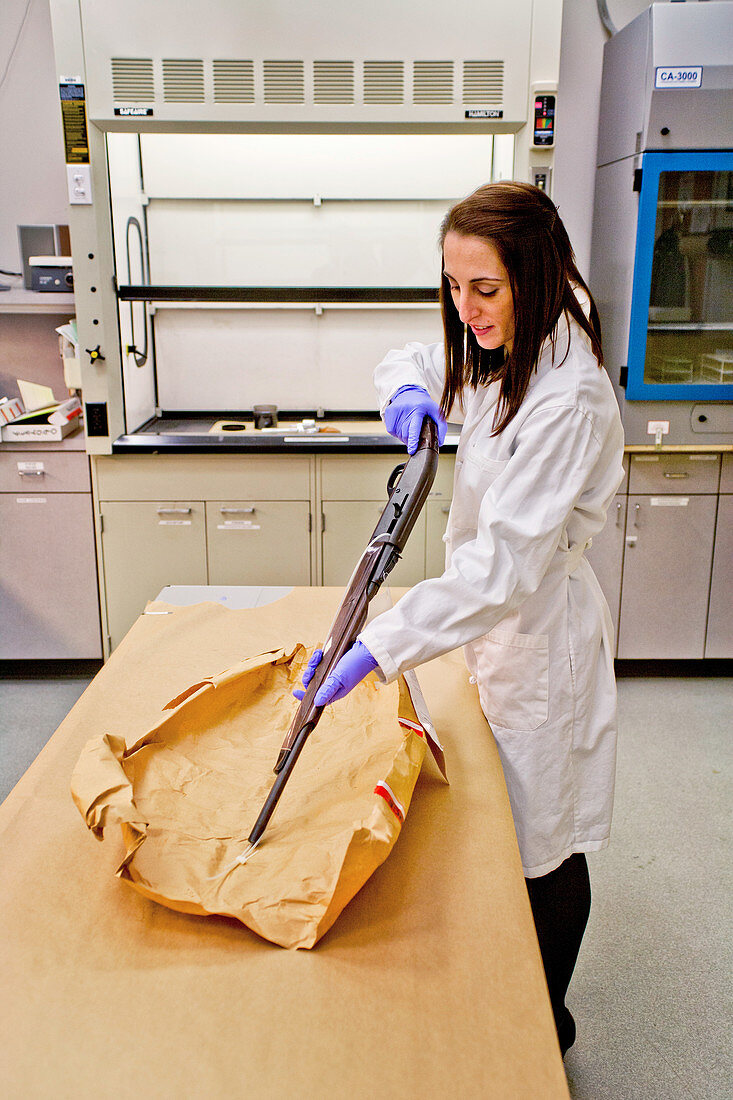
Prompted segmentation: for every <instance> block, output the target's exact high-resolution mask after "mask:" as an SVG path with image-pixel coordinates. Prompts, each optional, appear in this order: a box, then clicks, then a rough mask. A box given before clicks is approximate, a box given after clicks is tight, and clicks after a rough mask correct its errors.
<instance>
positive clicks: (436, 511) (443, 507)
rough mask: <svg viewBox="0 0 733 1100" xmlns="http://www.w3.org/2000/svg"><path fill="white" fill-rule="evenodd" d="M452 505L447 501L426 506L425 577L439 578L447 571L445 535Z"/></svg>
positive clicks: (437, 501) (433, 502) (439, 501)
mask: <svg viewBox="0 0 733 1100" xmlns="http://www.w3.org/2000/svg"><path fill="white" fill-rule="evenodd" d="M449 512H450V503H449V502H448V501H446V500H428V502H427V504H426V505H425V521H426V526H427V536H426V541H425V575H426V576H427V577H439V576H440V575H441V574H442V572H443V570H444V569H445V543H444V542H443V535H444V534H445V529H446V526H447V524H448V513H449Z"/></svg>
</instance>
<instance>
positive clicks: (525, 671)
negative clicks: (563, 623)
mask: <svg viewBox="0 0 733 1100" xmlns="http://www.w3.org/2000/svg"><path fill="white" fill-rule="evenodd" d="M473 644H474V650H475V653H476V663H477V672H478V682H479V692H480V696H481V706H482V708H483V711H484V714H485V715H486V717H487V718H488V720H489V722H491V723H493V724H495V725H497V726H502V727H503V728H504V729H510V730H517V731H518V732H530V731H532V730H536V729H538V727H539V726H541V725H542V724H543V723H544V722H546V721H547V717H548V713H549V665H550V658H549V649H548V640H547V635H546V634H510V633H509V632H508V631H504V630H492V631H491V633H490V634H486V635H485V636H484V637H483V638H481V639H480V640H479V641H477V642H474V643H473Z"/></svg>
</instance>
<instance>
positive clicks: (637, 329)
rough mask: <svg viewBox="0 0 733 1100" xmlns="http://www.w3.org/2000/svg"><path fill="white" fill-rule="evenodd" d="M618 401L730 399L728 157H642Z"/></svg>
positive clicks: (732, 168) (732, 182)
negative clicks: (624, 372)
mask: <svg viewBox="0 0 733 1100" xmlns="http://www.w3.org/2000/svg"><path fill="white" fill-rule="evenodd" d="M642 169H643V170H642V182H641V194H640V196H639V219H638V228H637V238H636V258H635V264H634V282H633V294H632V306H631V322H630V327H629V354H628V359H627V363H628V368H629V370H628V381H627V386H626V397H627V399H630V400H643V401H654V400H659V401H669V400H672V401H674V400H679V401H690V400H692V401H699V400H731V399H733V152H730V153H729V152H719V153H713V152H709V153H705V152H704V153H645V154H644V157H643V158H642Z"/></svg>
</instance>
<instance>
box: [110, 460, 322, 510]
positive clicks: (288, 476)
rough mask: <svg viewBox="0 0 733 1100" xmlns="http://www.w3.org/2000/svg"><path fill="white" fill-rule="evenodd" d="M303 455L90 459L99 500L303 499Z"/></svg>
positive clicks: (306, 487) (306, 483)
mask: <svg viewBox="0 0 733 1100" xmlns="http://www.w3.org/2000/svg"><path fill="white" fill-rule="evenodd" d="M310 461H311V460H310V458H309V457H308V456H307V455H287V456H285V455H284V456H283V457H282V458H280V457H277V458H274V457H272V456H270V455H242V454H240V455H207V456H205V457H202V456H200V455H125V456H116V455H115V456H112V457H107V456H101V457H99V458H97V459H96V460H95V467H96V471H97V482H98V487H99V499H100V500H163V499H167V500H171V499H173V498H176V497H177V498H183V497H185V498H186V499H189V500H211V499H214V500H221V499H222V498H223V497H231V498H232V499H234V500H244V499H246V498H247V497H259V498H260V500H308V499H309V497H310Z"/></svg>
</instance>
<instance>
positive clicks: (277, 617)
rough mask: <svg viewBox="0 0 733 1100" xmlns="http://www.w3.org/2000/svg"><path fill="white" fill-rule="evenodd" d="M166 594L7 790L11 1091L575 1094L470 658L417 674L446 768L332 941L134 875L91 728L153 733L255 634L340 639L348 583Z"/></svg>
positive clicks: (1, 1063)
mask: <svg viewBox="0 0 733 1100" xmlns="http://www.w3.org/2000/svg"><path fill="white" fill-rule="evenodd" d="M400 594H401V593H400V592H397V593H396V594H395V595H396V596H397V597H398V596H399V595H400ZM163 595H164V596H165V598H166V602H161V601H155V602H153V603H152V604H149V605H148V607H147V608H146V611H145V613H144V614H143V615H141V616H140V618H139V619H138V620H137V621H136V623H135V624H134V626H133V627H132V629H131V630H130V632H129V634H128V635H127V636H126V637H125V639H124V640H123V642H122V643H121V644H120V645H119V647H118V648H117V649H116V650H115V652H114V653H113V654H112V657H111V658H110V660H109V661H108V663H107V664H106V665H105V666H104V667H103V668H102V670H101V671H100V672H99V674H98V675H97V677H96V678H95V679H94V681H93V682H92V683H91V684H90V686H89V687H88V689H87V691H86V692H85V693H84V695H83V696H82V698H81V699H80V700H79V702H78V703H77V704H76V706H75V707H74V708H73V710H72V711H71V713H70V714H69V715H68V717H67V718H66V719H65V721H64V722H63V723H62V725H61V726H60V727H59V729H58V730H57V731H56V733H55V734H54V735H53V737H52V738H51V740H50V741H49V743H48V744H47V746H46V748H45V749H44V750H43V751H42V753H41V754H40V756H39V757H38V758H37V760H36V761H35V763H34V764H33V765H32V766H31V768H30V769H29V770H28V772H27V773H26V774H25V775H24V776H23V778H22V779H21V781H20V782H19V783H18V784H17V786H16V787H15V788H14V790H13V791H12V792H11V794H10V795H9V796H8V798H7V799H6V801H5V803H4V804H3V805H2V807H0V834H1V839H0V867H1V868H2V870H1V871H0V881H2V902H1V903H0V905H1V906H2V928H3V935H2V955H1V957H0V958H1V961H0V970H1V972H2V975H3V998H2V1006H3V1016H4V1019H3V1022H2V1034H3V1036H4V1046H5V1051H4V1053H3V1057H2V1059H1V1060H0V1089H2V1094H3V1096H5V1097H8V1098H21V1097H22V1098H23V1100H32V1098H35V1097H38V1098H42V1097H43V1098H45V1097H50V1096H53V1097H54V1098H57V1097H72V1096H74V1097H76V1096H82V1095H85V1094H87V1095H94V1096H97V1097H102V1098H106V1097H115V1098H116V1100H126V1098H128V1097H129V1098H130V1100H132V1098H135V1100H146V1098H148V1097H155V1098H168V1097H171V1098H173V1097H181V1096H186V1097H188V1096H190V1097H193V1096H197V1097H198V1096H200V1097H212V1098H213V1097H225V1096H226V1097H246V1098H249V1097H252V1098H255V1097H257V1098H260V1097H262V1098H265V1097H266V1098H268V1100H271V1098H280V1097H283V1098H284V1097H288V1098H289V1100H298V1098H303V1100H305V1098H308V1100H311V1098H313V1100H322V1098H330V1097H342V1096H345V1097H348V1098H349V1100H362V1098H366V1097H372V1096H374V1095H377V1096H381V1097H385V1098H395V1100H396V1098H397V1097H399V1098H400V1100H410V1098H413V1097H415V1098H417V1097H423V1096H427V1097H435V1096H441V1095H454V1096H458V1097H461V1098H474V1097H475V1098H477V1100H478V1098H482V1100H488V1098H491V1100H502V1098H509V1097H512V1098H524V1097H527V1098H530V1097H531V1098H536V1097H542V1098H543V1100H553V1098H555V1097H557V1098H560V1097H562V1098H566V1100H567V1097H568V1090H567V1083H566V1079H565V1074H564V1071H563V1066H562V1061H561V1058H560V1052H559V1048H558V1045H557V1040H556V1036H555V1031H554V1026H553V1020H552V1013H551V1009H550V1004H549V999H548V996H547V991H546V986H545V982H544V976H543V971H542V963H541V959H540V954H539V950H538V947H537V941H536V938H535V935H534V928H533V924H532V917H531V912H530V908H529V903H528V899H527V893H526V889H525V885H524V879H523V877H522V870H521V865H520V861H519V854H518V850H517V845H516V839H515V836H514V830H513V827H512V820H511V815H510V809H509V803H508V799H507V794H506V789H505V785H504V780H503V776H502V772H501V767H500V764H499V759H498V755H497V752H496V747H495V745H494V742H493V739H492V737H491V734H490V731H489V728H488V726H487V724H486V721H485V719H484V717H483V715H482V713H481V710H480V707H479V705H478V699H477V694H476V689H475V687H474V686H473V685H471V684H470V682H469V678H468V674H467V671H466V668H465V665H464V663H463V658H462V656H461V654H460V653H453V654H449V655H447V656H445V657H442V658H440V659H439V660H437V661H433V662H431V663H430V664H428V665H425V666H423V667H422V669H421V670H420V683H421V687H422V689H423V692H424V695H425V698H426V701H427V705H428V707H429V709H430V712H431V715H432V720H433V722H434V724H435V727H436V729H437V731H438V734H439V736H440V738H441V740H442V742H443V745H444V748H445V752H446V762H447V768H448V775H449V779H450V785H446V784H445V783H444V781H443V780H442V777H441V776H440V773H439V772H438V770H437V767H436V765H435V764H434V762H433V761H432V759H431V758H430V757H429V756H428V757H426V761H425V764H424V765H423V770H422V774H421V776H420V778H419V780H418V783H417V786H416V788H415V792H414V796H413V800H412V804H411V807H410V811H409V814H408V816H407V819H406V821H405V824H404V827H403V830H402V833H401V835H400V837H399V838H398V840H397V843H396V846H395V848H394V850H393V852H392V854H391V855H390V857H389V858H388V859H387V861H386V862H385V863H384V864H383V865H382V866H381V867H379V868H378V869H377V871H376V872H375V873H374V875H373V876H372V877H371V878H370V879H369V881H368V882H367V883H366V885H365V886H364V887H363V888H362V890H361V891H360V892H359V893H358V894H357V896H356V897H355V898H354V899H353V900H352V901H351V902H350V903H349V905H348V906H347V907H346V909H345V910H344V911H343V913H342V914H341V916H340V917H339V918H338V920H337V921H336V923H335V925H334V926H333V927H332V928H331V929H330V931H329V932H328V933H327V934H326V935H325V936H324V938H323V939H322V940H321V941H320V942H319V944H318V945H317V946H316V947H315V948H313V949H312V950H310V951H302V950H299V951H289V950H284V949H282V948H280V947H276V946H274V945H273V944H271V943H268V942H266V941H264V940H262V939H260V938H259V937H258V936H256V935H255V934H254V933H252V932H250V931H249V930H248V929H247V928H245V927H244V926H243V925H241V924H239V923H238V922H237V921H234V920H231V919H227V918H219V917H209V918H204V917H195V916H189V915H185V914H182V913H177V912H173V911H171V910H168V909H166V908H163V907H162V906H160V905H157V904H156V903H154V902H152V901H148V900H147V899H145V898H143V897H141V896H140V895H139V894H137V893H136V892H134V891H133V890H131V889H130V888H129V887H128V886H126V885H125V884H124V883H122V882H121V881H120V880H119V879H117V878H116V877H115V875H114V870H115V868H116V866H117V865H118V863H119V861H120V857H121V855H122V853H123V845H122V839H121V836H118V835H117V832H116V828H115V829H110V830H109V835H108V837H107V838H106V839H105V842H104V843H103V844H99V843H97V842H96V841H95V840H94V839H93V838H92V836H91V834H89V833H88V832H87V829H86V826H85V824H84V822H83V820H82V818H81V817H80V815H79V813H78V812H77V810H76V808H75V806H74V805H73V803H72V800H71V797H70V794H69V780H70V776H71V772H72V769H73V767H74V764H75V762H76V760H77V758H78V756H79V753H80V751H81V748H82V746H83V745H84V744H85V742H86V741H87V740H88V739H90V738H91V737H93V736H96V735H98V734H99V733H101V732H110V733H115V732H119V733H124V734H125V735H126V737H127V738H128V740H129V739H130V737H134V736H136V735H138V734H139V733H142V732H144V731H145V730H147V729H149V728H150V727H151V726H152V724H153V723H154V722H155V721H156V718H157V716H158V715H159V713H160V709H161V707H162V706H163V705H164V704H165V703H166V702H167V701H168V700H170V699H172V698H173V697H174V696H175V695H176V694H177V693H178V692H179V690H181V689H182V688H184V687H186V686H187V685H189V684H191V683H192V682H195V681H196V680H198V679H200V678H201V677H202V676H204V675H208V674H211V673H215V672H217V671H221V670H223V669H225V668H228V667H229V666H231V665H232V664H234V663H236V662H237V660H238V659H239V658H240V655H241V650H242V649H243V648H244V647H245V646H246V645H247V644H250V643H251V639H252V636H253V632H254V634H255V635H256V637H257V639H258V641H259V640H260V639H261V642H262V648H263V650H264V649H269V648H272V647H273V646H279V645H288V644H290V643H291V642H293V641H297V640H302V641H304V642H305V643H306V644H308V643H310V644H312V643H313V642H314V641H317V640H318V639H322V638H323V637H324V636H325V633H326V631H327V629H328V626H329V624H330V622H331V620H332V617H333V614H334V612H335V610H336V608H337V606H338V603H339V600H340V598H341V595H342V591H341V590H340V589H335V588H333V589H329V588H302V589H295V590H293V591H292V592H290V593H289V594H288V593H287V590H283V589H278V590H263V589H217V590H209V589H195V590H186V591H184V590H177V589H168V590H164V593H163ZM273 598H275V599H276V602H273V603H269V604H266V601H267V600H268V599H273ZM191 600H194V601H197V602H194V603H192V604H191V603H190V601H191ZM202 600H204V601H205V602H201V601H202ZM242 603H244V604H245V605H247V606H245V608H244V609H242V610H236V609H235V608H237V607H241V606H242ZM185 604H189V606H181V605H185ZM263 604H266V606H262V605H263ZM176 605H179V606H176ZM257 605H259V606H257ZM192 678H193V679H192ZM314 736H317V731H316V734H314ZM243 813H244V814H247V815H248V816H249V815H250V814H251V810H250V809H249V808H244V809H243Z"/></svg>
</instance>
